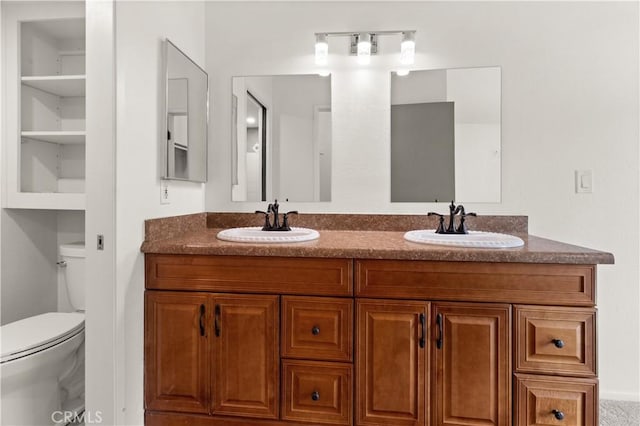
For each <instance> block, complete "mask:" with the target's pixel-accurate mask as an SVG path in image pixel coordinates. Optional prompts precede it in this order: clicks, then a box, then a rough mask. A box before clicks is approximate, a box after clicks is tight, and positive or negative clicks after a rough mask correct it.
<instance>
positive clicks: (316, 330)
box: [311, 325, 320, 336]
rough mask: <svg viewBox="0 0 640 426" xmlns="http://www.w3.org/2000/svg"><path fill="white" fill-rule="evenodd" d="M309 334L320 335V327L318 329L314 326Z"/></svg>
mask: <svg viewBox="0 0 640 426" xmlns="http://www.w3.org/2000/svg"><path fill="white" fill-rule="evenodd" d="M311 334H313V335H314V336H317V335H318V334H320V327H318V326H317V325H314V326H313V328H312V329H311Z"/></svg>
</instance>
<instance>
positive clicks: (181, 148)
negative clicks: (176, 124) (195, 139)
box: [173, 143, 189, 151]
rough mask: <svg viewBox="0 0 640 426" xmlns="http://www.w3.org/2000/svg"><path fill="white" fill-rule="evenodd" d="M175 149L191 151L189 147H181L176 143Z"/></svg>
mask: <svg viewBox="0 0 640 426" xmlns="http://www.w3.org/2000/svg"><path fill="white" fill-rule="evenodd" d="M173 147H174V148H175V149H179V150H180V151H189V147H188V146H184V145H180V144H177V143H174V144H173Z"/></svg>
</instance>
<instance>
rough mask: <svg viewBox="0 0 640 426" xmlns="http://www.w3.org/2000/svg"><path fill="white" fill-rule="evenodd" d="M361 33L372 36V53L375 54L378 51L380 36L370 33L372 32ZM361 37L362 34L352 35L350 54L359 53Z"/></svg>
mask: <svg viewBox="0 0 640 426" xmlns="http://www.w3.org/2000/svg"><path fill="white" fill-rule="evenodd" d="M361 34H368V35H369V38H370V42H371V54H372V55H375V54H376V53H378V36H377V35H376V34H370V33H361ZM359 39H360V34H352V35H351V47H350V49H349V54H350V55H357V54H358V40H359Z"/></svg>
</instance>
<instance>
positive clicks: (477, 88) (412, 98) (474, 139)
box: [391, 67, 501, 202]
mask: <svg viewBox="0 0 640 426" xmlns="http://www.w3.org/2000/svg"><path fill="white" fill-rule="evenodd" d="M500 78H501V76H500V68H499V67H488V68H462V69H445V70H432V71H412V72H411V73H410V74H409V75H407V76H403V77H399V76H397V75H395V74H392V76H391V201H392V202H438V201H441V202H449V201H451V200H456V201H462V202H499V201H500V175H501V172H500V149H501V148H500V125H501V112H500V110H501V103H500V99H501V86H500Z"/></svg>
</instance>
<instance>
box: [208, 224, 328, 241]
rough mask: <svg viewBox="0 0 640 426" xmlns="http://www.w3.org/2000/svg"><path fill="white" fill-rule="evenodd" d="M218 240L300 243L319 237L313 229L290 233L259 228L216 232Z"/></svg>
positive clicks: (302, 229) (298, 229)
mask: <svg viewBox="0 0 640 426" xmlns="http://www.w3.org/2000/svg"><path fill="white" fill-rule="evenodd" d="M217 237H218V239H219V240H224V241H233V242H236V243H259V244H273V243H300V242H303V241H311V240H315V239H317V238H319V237H320V234H319V233H318V231H316V230H315V229H309V228H291V231H263V230H262V228H260V227H259V226H253V227H248V228H231V229H225V230H223V231H220V232H218V235H217Z"/></svg>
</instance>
